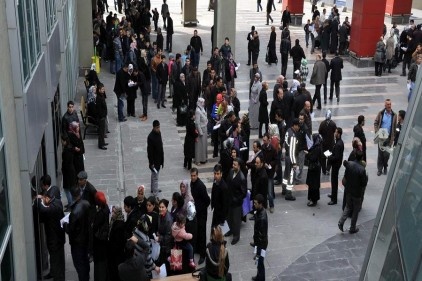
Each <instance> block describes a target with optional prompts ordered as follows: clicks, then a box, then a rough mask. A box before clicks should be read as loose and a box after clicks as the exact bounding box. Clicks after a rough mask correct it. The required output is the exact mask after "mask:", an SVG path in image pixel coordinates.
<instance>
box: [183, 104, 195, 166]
mask: <svg viewBox="0 0 422 281" xmlns="http://www.w3.org/2000/svg"><path fill="white" fill-rule="evenodd" d="M197 141H198V131H197V130H196V126H195V112H194V111H193V110H189V112H188V119H187V122H186V135H185V143H184V144H183V154H184V156H185V159H184V161H183V167H184V168H185V169H188V170H190V169H191V168H192V158H194V157H195V150H196V143H197Z"/></svg>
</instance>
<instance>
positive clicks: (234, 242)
mask: <svg viewBox="0 0 422 281" xmlns="http://www.w3.org/2000/svg"><path fill="white" fill-rule="evenodd" d="M239 240H240V238H239V237H237V238H234V239H233V240H232V243H231V244H232V245H236V244H237V242H239Z"/></svg>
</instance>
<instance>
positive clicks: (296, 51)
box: [282, 39, 306, 77]
mask: <svg viewBox="0 0 422 281" xmlns="http://www.w3.org/2000/svg"><path fill="white" fill-rule="evenodd" d="M290 56H291V57H292V58H293V77H294V76H295V75H294V73H295V71H296V70H300V64H301V62H302V59H306V56H305V52H304V51H303V48H302V47H301V46H300V44H299V39H296V40H295V45H294V47H293V48H292V49H291V50H290ZM282 75H284V76H286V75H285V74H283V73H282Z"/></svg>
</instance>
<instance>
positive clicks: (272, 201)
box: [264, 177, 274, 279]
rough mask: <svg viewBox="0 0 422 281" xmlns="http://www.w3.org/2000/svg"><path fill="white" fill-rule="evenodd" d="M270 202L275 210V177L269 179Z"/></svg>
mask: <svg viewBox="0 0 422 281" xmlns="http://www.w3.org/2000/svg"><path fill="white" fill-rule="evenodd" d="M268 202H269V203H270V208H274V178H273V177H271V178H268ZM264 279H265V278H264Z"/></svg>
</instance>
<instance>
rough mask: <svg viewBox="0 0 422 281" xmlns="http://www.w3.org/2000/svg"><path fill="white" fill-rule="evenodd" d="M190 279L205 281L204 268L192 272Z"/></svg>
mask: <svg viewBox="0 0 422 281" xmlns="http://www.w3.org/2000/svg"><path fill="white" fill-rule="evenodd" d="M192 277H195V278H197V279H198V280H201V281H204V280H205V281H206V280H207V269H206V268H205V267H203V268H199V269H196V270H195V271H194V272H192Z"/></svg>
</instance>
